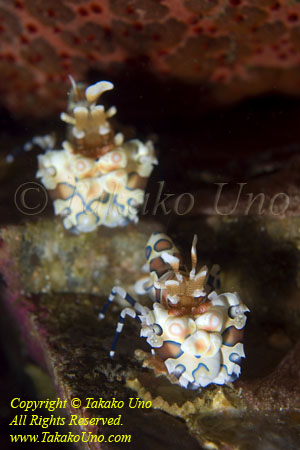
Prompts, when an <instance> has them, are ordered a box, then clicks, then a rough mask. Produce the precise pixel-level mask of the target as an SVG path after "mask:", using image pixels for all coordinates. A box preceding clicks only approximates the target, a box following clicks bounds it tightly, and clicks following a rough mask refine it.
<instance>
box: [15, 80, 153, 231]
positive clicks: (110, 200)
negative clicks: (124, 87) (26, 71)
mask: <svg viewBox="0 0 300 450" xmlns="http://www.w3.org/2000/svg"><path fill="white" fill-rule="evenodd" d="M70 78H71V77H70ZM71 82H72V90H71V93H70V96H69V103H68V109H67V113H65V112H63V113H62V114H61V116H60V117H61V119H62V120H63V121H64V122H66V123H67V124H68V131H67V140H65V141H63V143H62V149H60V150H54V146H55V140H54V138H53V136H50V135H49V136H44V137H43V136H36V137H35V138H34V139H33V140H32V144H30V143H28V144H27V145H26V146H25V150H30V149H31V147H32V146H34V145H38V146H40V147H42V148H43V149H44V150H46V152H45V154H42V155H39V156H38V166H39V167H38V171H37V174H36V176H37V177H38V178H40V179H41V182H42V183H43V185H44V186H45V187H46V188H47V189H49V190H50V191H51V193H52V197H54V198H55V200H54V212H55V214H56V215H61V216H62V217H63V224H64V226H65V228H67V229H72V230H73V231H75V232H89V231H93V230H95V229H96V228H97V227H98V226H99V225H105V226H108V227H115V226H124V225H126V224H127V223H128V222H129V221H133V222H137V221H138V216H137V214H138V207H139V206H140V205H142V204H143V201H144V189H145V186H146V183H147V180H148V177H149V176H150V174H151V172H152V169H153V165H154V164H157V160H156V158H155V154H154V149H153V145H152V142H151V141H148V142H146V143H145V144H144V143H143V142H141V141H139V140H138V139H132V140H130V141H127V142H124V136H123V134H122V133H117V134H115V132H114V130H113V128H112V126H111V124H110V122H109V120H110V119H111V117H112V116H114V115H115V114H116V111H117V110H116V108H115V107H114V106H113V107H110V108H109V109H108V110H105V108H104V106H103V105H99V104H97V102H98V100H99V98H100V97H101V95H102V94H103V93H105V92H107V91H110V90H111V89H113V87H114V86H113V84H112V83H110V82H108V81H100V82H98V83H96V84H94V85H92V86H89V87H87V86H86V85H84V84H80V83H78V84H76V83H75V82H74V80H73V79H72V78H71ZM12 160H13V155H9V156H8V158H7V161H8V162H11V161H12Z"/></svg>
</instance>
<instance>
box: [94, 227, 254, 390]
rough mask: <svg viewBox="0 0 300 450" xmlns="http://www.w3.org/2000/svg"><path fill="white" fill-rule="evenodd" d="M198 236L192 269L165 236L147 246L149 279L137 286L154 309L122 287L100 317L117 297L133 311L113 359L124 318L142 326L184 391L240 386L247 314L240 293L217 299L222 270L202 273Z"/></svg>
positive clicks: (114, 291)
mask: <svg viewBox="0 0 300 450" xmlns="http://www.w3.org/2000/svg"><path fill="white" fill-rule="evenodd" d="M196 244H197V236H196V235H195V236H194V240H193V244H192V248H191V260H192V261H191V262H192V268H191V270H190V271H189V272H188V270H187V269H186V267H185V266H183V265H182V258H181V255H180V252H179V251H178V249H177V248H176V247H175V245H174V244H173V242H172V240H171V239H170V238H169V237H168V236H167V235H165V234H163V233H153V234H152V235H151V237H150V239H149V242H148V244H147V246H146V259H147V263H148V265H149V272H150V273H149V276H148V277H147V278H144V279H142V280H139V281H138V282H137V283H136V284H135V292H136V293H137V294H148V295H149V296H150V297H151V298H152V300H153V302H154V303H153V309H150V308H148V307H146V306H143V305H141V304H140V303H139V302H138V301H136V300H135V299H134V298H132V297H131V296H130V295H129V294H128V293H127V292H125V290H124V289H123V288H121V287H118V286H116V287H114V288H113V289H112V291H111V294H110V296H109V298H108V300H107V302H106V304H105V305H104V307H103V309H102V311H101V313H100V314H99V318H100V319H103V318H104V316H105V313H106V310H107V308H108V306H109V305H110V304H111V302H112V301H114V299H115V298H116V296H117V295H119V296H120V297H122V298H123V299H125V300H126V301H127V302H128V303H129V305H130V307H126V308H124V309H123V310H122V312H121V315H120V320H119V323H118V325H117V329H116V334H115V338H114V341H113V344H112V349H111V352H110V356H111V357H113V356H114V354H115V349H116V345H117V342H118V338H119V336H120V333H121V332H122V329H123V325H124V321H125V317H126V316H131V317H133V318H135V319H137V320H138V321H139V322H140V323H141V331H140V336H141V337H145V338H146V341H147V343H148V344H149V345H150V346H151V348H152V350H151V351H152V354H153V355H155V356H157V357H159V358H160V359H161V360H162V361H163V362H164V365H165V367H166V369H167V371H168V373H169V374H173V375H175V376H176V378H177V379H178V381H179V384H180V385H181V386H183V387H185V388H190V389H197V388H198V387H205V386H207V385H209V384H210V383H216V384H224V383H229V382H232V381H235V380H236V379H237V378H238V377H239V375H240V372H241V368H240V364H241V358H244V357H245V354H244V347H243V344H242V338H243V328H244V327H245V324H246V320H247V318H246V315H245V312H247V311H249V309H248V308H247V306H246V305H244V304H243V303H242V302H241V300H240V299H239V297H238V295H237V294H236V293H230V292H227V293H223V294H217V292H216V290H215V289H218V288H219V284H220V282H219V273H220V268H219V266H217V265H214V266H213V267H212V269H211V271H208V269H207V267H206V266H204V267H202V268H201V269H200V270H199V271H198V272H197V270H196V269H197V253H196Z"/></svg>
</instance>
